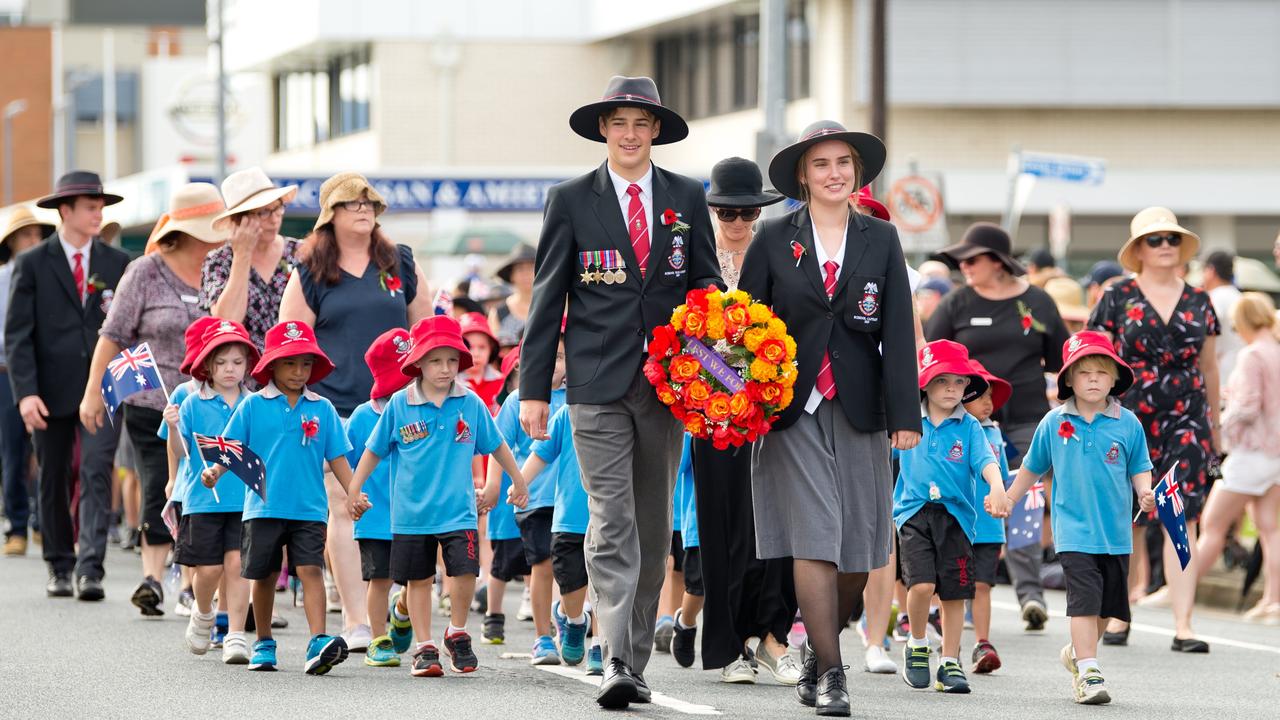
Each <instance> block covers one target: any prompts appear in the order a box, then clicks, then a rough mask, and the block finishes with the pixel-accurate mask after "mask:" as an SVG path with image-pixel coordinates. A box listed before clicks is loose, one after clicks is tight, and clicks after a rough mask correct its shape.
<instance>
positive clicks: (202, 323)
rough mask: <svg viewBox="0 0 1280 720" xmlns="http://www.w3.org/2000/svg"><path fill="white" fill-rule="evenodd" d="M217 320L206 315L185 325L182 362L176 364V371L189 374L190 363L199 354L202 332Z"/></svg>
mask: <svg viewBox="0 0 1280 720" xmlns="http://www.w3.org/2000/svg"><path fill="white" fill-rule="evenodd" d="M219 322H221V320H220V319H219V318H216V317H210V316H208V315H206V316H204V317H202V318H196V319H195V321H194V322H192V323H191V324H190V325H188V326H187V332H186V334H185V335H184V338H185V340H186V352H184V353H183V355H182V364H181V365H179V366H178V372H180V373H182V374H183V375H190V374H191V363H193V362H195V359H196V355H199V354H200V346H201V344H202V343H203V342H204V334H205V333H206V332H208V331H209V328H211V327H215V326H216V325H217V324H218V323H219Z"/></svg>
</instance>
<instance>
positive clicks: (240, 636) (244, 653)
mask: <svg viewBox="0 0 1280 720" xmlns="http://www.w3.org/2000/svg"><path fill="white" fill-rule="evenodd" d="M222 662H223V664H224V665H248V664H249V643H248V642H247V641H245V639H244V633H227V636H226V637H224V638H223V639H222Z"/></svg>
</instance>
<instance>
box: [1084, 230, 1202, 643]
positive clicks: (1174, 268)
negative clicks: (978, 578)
mask: <svg viewBox="0 0 1280 720" xmlns="http://www.w3.org/2000/svg"><path fill="white" fill-rule="evenodd" d="M1199 248H1200V238H1199V237H1198V236H1197V235H1196V234H1195V233H1193V232H1191V231H1190V230H1188V229H1186V228H1184V227H1182V226H1181V225H1179V224H1178V218H1177V216H1176V215H1174V214H1173V212H1171V211H1170V210H1168V209H1167V208H1162V207H1151V208H1147V209H1146V210H1143V211H1142V212H1140V213H1138V214H1137V215H1135V216H1134V218H1133V221H1132V222H1130V223H1129V239H1128V240H1127V241H1126V242H1125V244H1124V246H1123V247H1122V248H1120V253H1119V260H1120V265H1121V266H1122V267H1124V269H1125V270H1128V271H1129V272H1132V273H1135V276H1134V277H1130V278H1125V279H1123V280H1120V281H1119V282H1117V283H1115V284H1114V285H1112V286H1111V287H1109V288H1107V291H1106V292H1105V293H1103V294H1102V299H1101V300H1099V301H1098V304H1097V306H1096V307H1094V309H1093V314H1092V315H1091V316H1090V317H1089V327H1090V329H1093V330H1102V331H1103V332H1106V333H1109V334H1110V335H1111V337H1112V339H1113V340H1114V341H1115V345H1116V352H1117V353H1119V354H1120V356H1121V357H1122V358H1124V361H1125V362H1126V363H1128V364H1129V366H1130V367H1132V368H1133V371H1134V373H1135V374H1136V375H1137V377H1138V381H1137V382H1135V383H1134V384H1133V387H1132V388H1130V389H1129V390H1128V391H1127V392H1126V393H1125V394H1124V396H1123V397H1122V398H1121V400H1122V402H1123V403H1124V406H1125V407H1127V408H1129V409H1130V410H1132V411H1133V412H1134V413H1136V414H1137V415H1138V419H1139V420H1141V421H1142V425H1143V427H1144V428H1146V431H1147V446H1148V447H1149V448H1150V451H1151V462H1152V463H1153V464H1154V465H1155V467H1156V469H1155V472H1156V475H1157V476H1163V475H1164V474H1165V473H1166V472H1168V470H1169V469H1170V468H1174V467H1176V470H1175V473H1176V478H1177V481H1178V484H1179V486H1180V489H1181V491H1182V500H1183V503H1184V507H1185V515H1186V519H1187V532H1188V534H1189V536H1190V537H1192V538H1194V537H1195V536H1196V521H1197V520H1198V519H1199V517H1200V510H1201V509H1202V508H1203V507H1204V501H1205V497H1206V496H1207V495H1208V489H1209V470H1210V467H1211V465H1212V464H1214V463H1216V462H1217V449H1218V438H1217V427H1218V408H1219V407H1220V405H1219V403H1218V400H1219V395H1218V361H1217V356H1216V355H1215V352H1214V348H1215V341H1216V338H1217V336H1218V334H1219V333H1220V332H1221V331H1220V329H1219V325H1218V322H1219V321H1218V316H1217V315H1216V314H1214V312H1213V304H1212V303H1211V301H1210V299H1209V294H1208V293H1206V292H1204V291H1203V290H1201V289H1200V288H1196V287H1192V286H1190V285H1188V284H1186V283H1185V282H1183V280H1182V278H1181V277H1179V274H1178V271H1179V269H1181V268H1182V267H1184V266H1185V265H1186V264H1187V262H1188V261H1190V260H1191V258H1193V257H1195V254H1196V250H1198V249H1199ZM1151 524H1157V525H1158V524H1159V520H1158V519H1156V516H1155V513H1145V514H1144V515H1142V516H1141V517H1139V518H1138V522H1137V525H1136V527H1135V528H1134V559H1133V563H1132V564H1131V565H1130V578H1129V579H1130V588H1131V591H1132V592H1133V593H1134V594H1135V595H1141V593H1142V592H1143V589H1144V588H1145V587H1146V586H1147V582H1148V577H1147V572H1148V570H1149V564H1148V562H1147V558H1146V542H1143V541H1142V539H1143V537H1144V535H1145V530H1146V527H1145V526H1147V525H1151ZM1198 562H1199V559H1198V558H1197V557H1196V556H1195V553H1192V557H1191V564H1189V565H1188V566H1187V567H1186V569H1185V570H1184V569H1182V566H1181V563H1179V561H1178V555H1177V553H1176V552H1175V550H1174V547H1173V542H1172V541H1171V540H1170V539H1169V538H1168V536H1167V535H1166V536H1165V538H1164V576H1165V580H1166V581H1167V582H1168V587H1167V588H1166V589H1164V590H1161V591H1160V592H1158V593H1157V594H1155V595H1153V596H1151V597H1150V598H1148V599H1146V602H1145V603H1144V604H1163V603H1166V602H1171V603H1172V605H1173V619H1174V636H1173V645H1172V649H1173V650H1174V651H1176V652H1196V653H1203V652H1208V651H1209V645H1208V643H1206V642H1204V641H1203V640H1199V639H1197V638H1196V637H1195V633H1194V632H1193V630H1192V629H1191V608H1192V605H1193V604H1194V603H1195V594H1196V581H1195V579H1196V564H1197V563H1198ZM1139 602H1142V601H1139ZM1128 636H1129V628H1128V626H1127V625H1125V624H1124V623H1113V627H1112V628H1111V629H1110V632H1108V633H1107V635H1106V637H1104V638H1103V642H1104V643H1107V644H1112V645H1123V644H1125V643H1126V642H1127V640H1128Z"/></svg>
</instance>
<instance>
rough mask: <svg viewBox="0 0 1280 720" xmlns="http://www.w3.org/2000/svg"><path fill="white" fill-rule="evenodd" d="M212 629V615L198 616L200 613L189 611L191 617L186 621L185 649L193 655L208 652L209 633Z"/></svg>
mask: <svg viewBox="0 0 1280 720" xmlns="http://www.w3.org/2000/svg"><path fill="white" fill-rule="evenodd" d="M212 629H213V615H206V616H204V617H200V613H198V612H196V613H191V619H190V620H188V621H187V632H186V633H185V634H184V636H183V637H184V638H185V640H186V642H187V649H188V650H190V651H191V653H192V654H193V655H203V654H205V653H207V652H209V633H210V630H212Z"/></svg>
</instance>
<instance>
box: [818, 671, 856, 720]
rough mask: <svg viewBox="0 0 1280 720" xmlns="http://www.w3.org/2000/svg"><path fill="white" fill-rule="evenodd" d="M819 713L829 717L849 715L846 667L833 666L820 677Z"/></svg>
mask: <svg viewBox="0 0 1280 720" xmlns="http://www.w3.org/2000/svg"><path fill="white" fill-rule="evenodd" d="M816 706H817V713H818V714H819V715H823V716H827V717H849V685H848V679H847V678H846V677H845V674H844V668H842V667H833V668H831V669H830V670H827V671H826V672H824V673H822V677H820V678H818V697H817V702H816Z"/></svg>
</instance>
